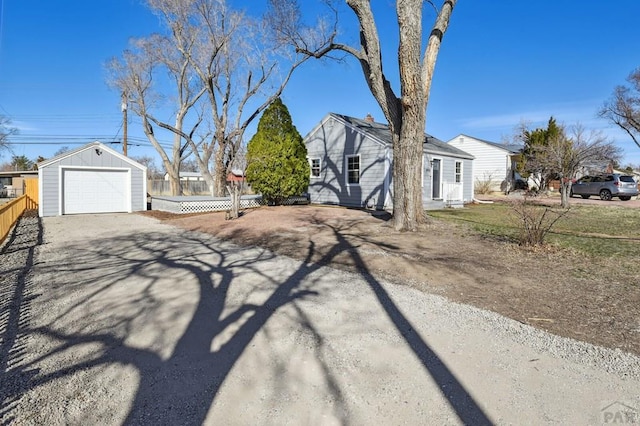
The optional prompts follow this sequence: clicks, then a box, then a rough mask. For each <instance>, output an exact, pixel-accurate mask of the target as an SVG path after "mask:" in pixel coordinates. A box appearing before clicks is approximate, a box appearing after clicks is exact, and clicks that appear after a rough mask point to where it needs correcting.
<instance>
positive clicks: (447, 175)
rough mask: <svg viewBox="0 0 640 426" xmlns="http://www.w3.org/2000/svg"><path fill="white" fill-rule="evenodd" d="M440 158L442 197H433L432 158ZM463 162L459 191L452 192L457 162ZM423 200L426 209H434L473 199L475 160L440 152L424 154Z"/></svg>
mask: <svg viewBox="0 0 640 426" xmlns="http://www.w3.org/2000/svg"><path fill="white" fill-rule="evenodd" d="M433 158H438V159H440V160H441V161H442V163H441V166H440V167H441V169H442V172H441V199H433V196H432V195H433V192H432V190H433V187H432V169H431V160H432V159H433ZM457 161H460V162H462V177H461V178H462V182H461V183H460V187H459V189H458V192H452V189H453V188H452V186H453V185H455V184H456V181H455V179H456V162H457ZM422 176H423V179H422V181H423V185H422V200H423V204H424V207H425V209H428V210H434V209H440V208H444V207H448V206H449V205H451V204H452V203H455V204H464V203H470V202H472V201H473V179H472V176H473V160H470V159H468V158H457V157H448V156H445V155H439V154H430V153H425V154H424V161H423V175H422Z"/></svg>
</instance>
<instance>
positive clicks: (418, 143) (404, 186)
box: [272, 0, 457, 230]
mask: <svg viewBox="0 0 640 426" xmlns="http://www.w3.org/2000/svg"><path fill="white" fill-rule="evenodd" d="M346 2H347V5H348V6H349V7H350V8H351V10H352V11H353V12H354V13H355V15H356V17H357V18H358V22H359V26H360V28H359V31H360V46H359V48H357V47H353V46H349V45H346V44H342V43H338V42H336V41H335V39H336V37H337V30H335V27H334V31H333V33H331V34H330V38H329V39H328V40H327V41H326V42H322V43H320V44H321V45H323V47H322V48H320V49H315V50H312V49H310V48H309V46H308V45H307V44H306V43H305V41H306V38H305V37H304V33H303V32H302V31H300V30H299V29H297V28H295V27H294V25H295V24H296V22H297V21H296V20H295V19H291V15H287V14H282V16H283V18H284V19H283V20H282V22H281V23H280V24H279V25H277V26H276V28H278V29H280V34H281V37H283V38H287V39H288V40H289V41H290V42H292V43H294V45H295V46H296V48H297V49H298V51H300V52H304V53H306V54H307V55H310V56H313V57H316V58H321V57H323V56H325V55H327V54H329V53H330V52H332V51H342V52H346V53H347V54H348V55H351V56H352V57H355V58H356V59H357V60H358V62H359V63H360V66H361V68H362V72H363V75H364V78H365V80H366V82H367V84H368V86H369V89H370V90H371V93H372V94H373V96H374V98H375V99H376V101H377V102H378V104H379V105H380V108H381V109H382V112H383V113H384V116H385V118H386V119H387V121H388V122H389V128H390V130H391V134H392V140H393V217H394V219H393V220H394V227H395V229H397V230H415V229H416V228H417V227H418V225H419V224H420V223H421V222H423V221H424V219H425V213H424V207H423V204H422V182H421V179H422V170H421V167H422V152H423V151H422V150H423V143H424V139H425V134H424V130H425V124H426V109H427V104H428V102H429V93H430V91H431V82H432V79H433V72H434V69H435V64H436V58H437V56H438V52H439V50H440V45H441V43H442V38H443V36H444V34H445V33H446V31H447V28H448V27H449V20H450V18H451V14H452V12H453V9H454V7H455V5H456V3H457V0H443V1H442V5H441V7H440V9H438V8H437V7H436V4H435V2H434V1H430V0H429V1H424V0H396V2H395V3H396V16H397V22H398V31H399V34H400V40H399V45H398V63H399V72H400V75H399V77H400V94H399V95H398V94H396V92H395V91H394V90H393V88H392V87H391V83H390V82H389V79H388V78H387V75H386V74H385V72H384V71H383V68H382V63H383V61H382V49H381V46H380V36H379V34H378V29H377V26H376V22H375V19H374V15H373V11H372V9H371V2H370V0H346ZM272 3H278V4H280V5H281V6H280V7H279V9H285V10H286V7H284V6H286V5H290V4H292V3H294V4H295V3H296V2H295V1H294V0H272ZM282 5H284V6H282ZM432 10H435V20H434V23H433V26H432V27H431V31H430V33H429V35H428V37H427V41H426V46H423V30H424V27H423V23H422V20H423V15H424V14H426V13H427V12H429V11H432ZM423 47H424V51H423Z"/></svg>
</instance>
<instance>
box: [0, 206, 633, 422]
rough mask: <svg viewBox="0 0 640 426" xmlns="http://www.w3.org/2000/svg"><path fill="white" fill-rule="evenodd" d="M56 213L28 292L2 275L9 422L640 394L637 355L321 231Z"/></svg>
mask: <svg viewBox="0 0 640 426" xmlns="http://www.w3.org/2000/svg"><path fill="white" fill-rule="evenodd" d="M312 216H313V217H315V219H316V220H318V221H319V220H321V217H320V216H318V215H312ZM210 219H211V218H210ZM32 220H37V219H35V218H34V219H32ZM43 225H44V236H43V244H41V245H39V246H37V247H36V252H35V266H34V270H33V274H32V275H31V276H30V278H29V279H28V280H27V281H26V282H25V283H23V284H24V285H23V287H24V288H21V287H20V286H19V285H18V286H14V287H11V285H12V284H11V283H10V282H2V286H3V288H2V289H1V292H0V293H1V294H2V302H3V305H2V306H3V307H5V306H6V309H7V310H6V312H8V313H9V315H5V316H2V317H0V326H3V324H2V323H1V321H5V320H8V321H9V327H7V326H6V324H5V326H4V327H0V330H2V333H3V336H4V337H7V336H13V338H12V339H3V345H2V351H1V352H0V355H2V358H1V360H2V366H3V371H2V383H3V386H2V390H0V392H1V393H0V395H1V396H2V405H1V406H0V416H1V418H0V421H1V423H2V424H5V423H8V422H12V421H13V422H15V423H16V424H22V423H27V424H123V423H126V424H149V425H157V424H202V423H204V424H273V425H276V424H277V425H286V424H292V425H293V424H309V425H316V424H317V425H334V424H374V423H375V424H491V423H497V424H516V423H517V424H522V423H533V424H538V423H543V422H552V423H558V424H595V423H599V422H601V421H602V419H603V416H605V415H613V414H614V413H618V411H619V410H620V407H625V406H628V407H640V400H638V396H639V395H640V392H639V391H640V361H639V359H638V358H637V357H635V356H632V355H625V354H623V353H621V352H620V351H612V350H607V349H603V348H598V347H594V346H591V345H587V344H584V343H580V342H576V341H572V340H568V339H563V338H558V337H556V336H554V335H551V334H549V333H545V332H542V331H539V330H537V329H534V328H532V327H529V326H526V325H523V324H521V323H519V322H517V321H512V320H509V319H507V318H505V317H502V316H499V315H496V314H493V313H491V312H488V311H483V310H479V309H476V308H472V307H470V306H467V305H460V304H456V303H451V302H449V301H447V300H446V299H444V298H442V297H439V296H436V295H430V294H426V293H424V292H423V291H420V290H417V289H415V288H411V287H410V286H406V285H395V284H392V283H389V282H387V281H386V280H383V279H380V278H377V277H375V276H374V275H372V274H368V273H365V274H352V273H350V272H345V271H340V270H336V269H331V268H328V267H325V266H322V265H323V264H326V263H332V261H333V259H336V258H341V257H340V256H342V255H344V254H345V251H348V250H345V249H344V247H339V248H336V249H335V250H329V252H327V253H325V254H323V253H322V250H321V246H320V244H319V243H315V242H313V241H308V242H307V245H306V247H305V249H304V255H303V256H302V257H304V259H303V260H302V261H299V260H294V259H292V258H290V257H284V256H280V255H277V254H275V253H274V252H272V251H268V250H265V249H261V248H255V247H254V248H241V247H239V246H237V245H234V244H231V243H225V242H222V241H221V240H219V239H218V238H215V237H213V236H211V235H209V234H206V233H200V232H193V231H187V230H184V229H183V228H179V227H174V226H169V225H166V224H163V223H160V222H158V221H156V220H154V219H151V218H148V217H143V216H141V215H137V214H132V215H83V216H66V217H57V218H47V219H45V220H44V221H43ZM263 225H264V227H268V226H270V224H269V222H263ZM318 225H319V226H322V227H326V226H327V225H326V224H321V223H319V224H318ZM305 226H306V227H307V229H306V231H305V232H306V233H307V234H313V233H314V232H316V228H313V227H312V224H307V225H305ZM354 226H355V225H354ZM341 231H342V233H345V232H347V231H348V228H347V229H342V230H341ZM433 231H434V232H440V231H438V230H437V229H434V230H433ZM447 232H448V231H447ZM293 236H295V235H291V236H289V238H291V237H293ZM276 237H277V238H278V240H279V241H286V238H285V236H283V235H277V236H276ZM336 238H341V237H339V236H336ZM398 238H400V239H401V238H402V236H398ZM363 244H364V242H363ZM389 244H390V246H389V247H386V248H384V249H383V248H378V250H379V251H383V250H385V251H386V250H391V249H392V245H393V242H390V243H389ZM425 244H426V243H423V245H422V246H421V247H422V249H424V250H427V251H428V252H429V253H431V254H433V249H432V248H430V247H428V246H427V245H425ZM17 249H22V248H17ZM359 250H360V249H358V250H356V249H355V248H352V249H351V255H355V253H359V252H360V251H359ZM7 253H8V251H6V252H5V254H7ZM5 254H2V256H4V255H5ZM318 256H319V258H318ZM0 260H2V259H0ZM345 261H346V258H345ZM387 261H388V262H396V261H397V256H393V255H387ZM441 261H442V262H447V260H446V259H441ZM481 261H482V259H478V263H479V262H481ZM429 279H430V281H431V280H432V281H431V282H432V285H434V286H435V285H436V283H437V281H438V280H443V281H446V282H449V281H455V280H456V279H457V278H456V277H455V276H451V277H446V275H445V274H444V273H441V275H439V276H438V277H435V276H433V277H429ZM443 285H444V284H443ZM3 309H4V308H3ZM16 312H17V314H18V315H16ZM15 318H18V319H19V320H16V319H15ZM11 321H15V324H14V326H13V327H11ZM8 342H14V343H13V344H12V345H11V346H10V347H7V345H8ZM620 404H625V405H620Z"/></svg>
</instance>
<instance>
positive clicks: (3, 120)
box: [0, 115, 18, 153]
mask: <svg viewBox="0 0 640 426" xmlns="http://www.w3.org/2000/svg"><path fill="white" fill-rule="evenodd" d="M16 133H18V129H16V128H15V127H12V126H11V120H10V119H9V118H7V117H5V116H3V115H0V153H2V151H9V145H10V141H9V139H10V138H11V136H12V135H15V134H16Z"/></svg>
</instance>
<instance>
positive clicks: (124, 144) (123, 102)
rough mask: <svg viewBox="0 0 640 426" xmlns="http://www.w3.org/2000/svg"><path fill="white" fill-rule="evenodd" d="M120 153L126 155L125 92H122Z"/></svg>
mask: <svg viewBox="0 0 640 426" xmlns="http://www.w3.org/2000/svg"><path fill="white" fill-rule="evenodd" d="M122 120H123V121H122V153H123V154H124V156H125V157H126V156H127V94H126V92H122Z"/></svg>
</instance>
